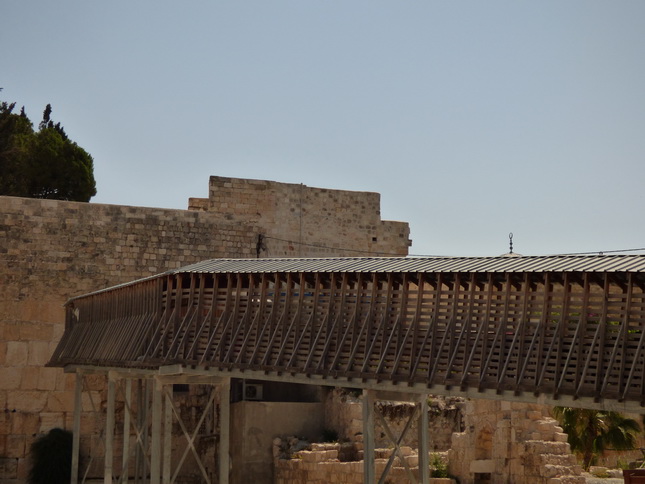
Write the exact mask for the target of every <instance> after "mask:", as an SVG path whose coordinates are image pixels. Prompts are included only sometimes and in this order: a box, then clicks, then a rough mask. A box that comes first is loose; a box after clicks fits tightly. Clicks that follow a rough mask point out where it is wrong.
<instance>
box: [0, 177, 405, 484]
mask: <svg viewBox="0 0 645 484" xmlns="http://www.w3.org/2000/svg"><path fill="white" fill-rule="evenodd" d="M256 186H259V187H262V189H261V190H259V189H256V188H249V187H256ZM218 187H221V188H222V189H221V190H219V189H218ZM294 187H296V188H294ZM298 187H300V186H299V185H295V186H294V185H285V184H281V183H276V182H261V181H256V180H237V179H230V178H219V177H213V178H212V179H211V189H210V191H211V199H210V200H207V201H203V200H201V199H194V200H193V201H192V202H191V208H192V210H168V209H160V208H144V207H129V206H120V205H102V204H92V203H77V202H66V201H55V200H36V199H24V198H14V197H0V409H2V410H3V412H2V413H1V414H0V483H13V482H24V480H25V477H26V472H27V460H26V458H25V457H26V455H27V453H28V450H29V446H30V444H31V442H32V441H33V439H34V438H35V437H36V436H38V435H39V434H42V433H44V432H47V431H48V430H50V429H51V428H54V427H64V428H68V429H69V428H71V418H72V413H73V388H74V379H73V376H72V375H65V374H64V373H63V372H62V370H60V369H56V368H46V367H45V366H44V365H45V364H46V363H47V361H48V360H49V357H50V355H51V354H52V352H53V350H54V348H55V346H56V344H57V342H58V340H59V339H60V337H61V335H62V332H63V327H64V310H63V304H64V303H65V301H66V300H67V299H69V298H70V297H73V296H78V295H81V294H84V293H87V292H91V291H94V290H98V289H101V288H104V287H109V286H112V285H115V284H119V283H123V282H127V281H131V280H135V279H138V278H142V277H146V276H150V275H153V274H157V273H160V272H164V271H166V270H169V269H174V268H177V267H181V266H184V265H187V264H191V263H194V262H197V261H200V260H204V259H210V258H220V257H223V258H247V257H253V258H254V257H256V256H257V249H258V240H259V237H258V236H259V235H260V234H263V235H272V236H273V237H276V238H280V239H284V240H288V241H292V242H293V241H301V240H303V241H304V240H305V238H304V235H305V234H306V241H307V244H309V245H298V249H297V250H296V249H295V248H294V250H291V249H288V247H295V246H294V245H293V243H292V242H288V243H285V242H281V241H278V240H272V239H267V240H265V241H264V242H263V243H264V244H265V246H266V248H267V249H266V250H261V251H260V257H267V256H273V257H279V256H285V255H290V256H304V257H306V256H309V257H312V256H320V255H327V256H338V255H359V252H351V251H349V250H346V251H345V252H341V250H340V249H337V248H336V247H342V248H344V249H351V250H355V251H367V252H365V253H363V252H360V254H362V255H377V252H379V253H392V254H401V255H404V254H406V253H407V247H408V245H409V241H408V234H409V230H408V226H407V224H404V223H400V222H383V221H381V220H380V216H379V215H378V214H379V207H378V195H377V194H363V193H358V192H343V191H338V190H324V189H309V188H302V189H301V190H302V192H303V194H304V193H307V194H309V195H307V197H304V198H303V203H302V204H300V202H299V200H298V204H297V205H296V206H295V207H294V205H293V204H294V203H296V202H294V198H293V196H291V197H285V193H291V192H294V190H296V189H298V190H300V188H298ZM256 190H257V193H260V192H261V193H262V196H261V197H260V196H255V197H253V196H250V195H249V193H250V192H251V191H256ZM314 191H315V192H316V193H320V194H322V193H325V194H326V196H327V197H329V198H330V199H335V200H337V201H338V203H333V204H332V203H330V202H329V203H328V202H326V201H325V202H323V201H322V198H320V197H321V196H322V195H318V198H319V199H320V200H321V201H320V203H316V202H315V200H316V195H313V193H314ZM269 199H270V200H271V204H270V205H269V203H268V202H266V200H269ZM305 199H306V200H308V201H307V202H306V203H305V202H304V200H305ZM200 200H201V201H200ZM350 201H352V202H351V203H350ZM200 204H201V205H200ZM269 206H270V207H271V211H272V212H271V213H272V215H270V216H269V215H267V217H266V219H263V220H261V221H260V220H256V219H255V218H254V217H256V216H255V215H254V213H267V214H268V213H269V212H266V211H265V208H266V207H269ZM301 207H302V209H301ZM305 207H306V213H307V214H308V216H307V217H305ZM292 209H293V211H292ZM254 210H255V212H254ZM298 210H300V212H301V216H300V215H299V216H298V218H297V219H298V220H300V219H302V223H300V222H298V223H294V222H293V220H292V218H293V217H289V216H287V215H288V214H292V213H300V212H298ZM269 221H270V223H269ZM305 221H306V223H305ZM260 222H261V223H260ZM316 225H318V226H319V227H320V229H319V231H318V232H316V231H315V230H314V229H315V227H316ZM395 232H396V234H395ZM323 234H324V236H323ZM301 235H302V238H301ZM278 236H279V237H278ZM374 239H375V240H374ZM370 241H371V242H370ZM278 242H280V244H283V245H282V246H281V247H282V249H281V250H278ZM284 244H286V245H284ZM296 245H297V244H296ZM285 246H286V247H287V249H285ZM316 246H329V247H330V248H328V249H324V251H322V250H321V249H320V247H316ZM370 251H371V252H370ZM103 393H104V384H103V381H102V380H101V381H100V382H98V380H97V384H96V388H92V389H90V391H89V392H85V393H84V396H83V398H84V399H85V400H84V404H83V405H84V409H88V410H89V409H90V408H91V402H90V401H89V398H90V396H93V397H94V400H93V401H94V402H98V405H99V407H100V405H101V402H104V401H105V400H104V395H103ZM85 420H87V422H86V423H87V424H88V425H92V424H94V425H96V426H97V434H98V433H100V432H98V430H99V427H98V426H99V425H101V422H100V419H94V420H92V419H85ZM85 420H84V422H85ZM93 422H94V423H93Z"/></svg>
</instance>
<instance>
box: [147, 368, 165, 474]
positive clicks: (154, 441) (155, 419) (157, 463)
mask: <svg viewBox="0 0 645 484" xmlns="http://www.w3.org/2000/svg"><path fill="white" fill-rule="evenodd" d="M162 391H163V384H162V383H161V382H160V381H159V380H157V379H156V378H155V379H154V380H153V388H152V429H151V433H152V436H151V442H150V445H151V449H150V484H160V483H161V400H162V399H161V397H162Z"/></svg>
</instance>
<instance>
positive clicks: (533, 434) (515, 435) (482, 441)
mask: <svg viewBox="0 0 645 484" xmlns="http://www.w3.org/2000/svg"><path fill="white" fill-rule="evenodd" d="M464 417H465V419H464V420H465V430H464V432H460V433H455V434H453V439H452V448H451V450H450V451H449V453H448V460H449V469H450V474H452V475H454V476H456V477H458V478H459V482H460V483H461V484H477V483H480V482H486V483H490V484H505V483H507V482H531V483H535V484H584V483H585V478H584V477H582V476H581V472H582V469H581V467H580V466H579V465H578V464H577V462H576V458H575V456H574V455H573V454H572V453H571V449H570V447H569V444H568V443H567V434H565V433H562V428H561V427H559V426H558V425H557V422H556V421H555V420H554V419H553V418H551V417H550V416H549V413H548V409H547V408H546V407H545V406H543V405H537V404H527V403H519V402H501V401H496V400H469V401H467V402H466V404H465V409H464Z"/></svg>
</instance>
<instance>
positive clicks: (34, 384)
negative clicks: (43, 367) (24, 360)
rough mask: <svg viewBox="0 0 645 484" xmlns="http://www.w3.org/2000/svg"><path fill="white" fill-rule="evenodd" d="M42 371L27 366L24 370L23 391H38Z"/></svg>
mask: <svg viewBox="0 0 645 484" xmlns="http://www.w3.org/2000/svg"><path fill="white" fill-rule="evenodd" d="M39 374H40V369H39V368H38V367H36V366H27V367H25V368H23V369H22V378H21V380H20V388H21V389H22V390H38V376H39Z"/></svg>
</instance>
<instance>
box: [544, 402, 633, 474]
mask: <svg viewBox="0 0 645 484" xmlns="http://www.w3.org/2000/svg"><path fill="white" fill-rule="evenodd" d="M553 416H554V417H555V418H556V420H558V422H559V423H560V426H561V427H562V430H563V431H564V432H565V433H567V434H568V435H569V438H568V442H569V445H570V446H571V450H572V451H573V452H576V453H578V454H580V455H581V456H582V467H583V468H584V469H585V470H587V469H589V466H590V465H592V464H593V462H594V461H595V459H596V457H597V456H598V455H600V454H602V452H603V451H604V450H605V449H613V450H631V449H633V448H634V447H635V446H636V436H637V435H638V434H639V433H640V431H641V427H640V425H639V424H638V422H637V421H636V420H634V419H631V418H628V417H625V416H624V415H623V414H621V413H619V412H610V411H603V410H589V409H583V408H571V407H555V408H554V409H553Z"/></svg>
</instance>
